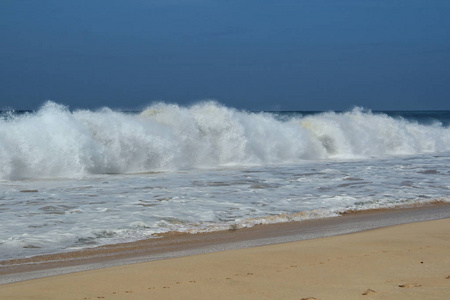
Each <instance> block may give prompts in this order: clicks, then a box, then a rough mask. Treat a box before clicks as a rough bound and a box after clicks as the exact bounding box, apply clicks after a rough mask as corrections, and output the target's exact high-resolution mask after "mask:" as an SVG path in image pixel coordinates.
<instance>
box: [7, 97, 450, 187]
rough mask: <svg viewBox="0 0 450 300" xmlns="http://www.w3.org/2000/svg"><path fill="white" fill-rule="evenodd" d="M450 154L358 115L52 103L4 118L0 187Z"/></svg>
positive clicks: (432, 128) (409, 130)
mask: <svg viewBox="0 0 450 300" xmlns="http://www.w3.org/2000/svg"><path fill="white" fill-rule="evenodd" d="M445 151H450V128H449V127H445V126H443V125H442V124H439V123H435V124H429V125H424V124H419V123H417V122H409V121H407V120H405V119H401V118H393V117H389V116H388V115H385V114H379V113H377V114H374V113H372V112H370V111H365V110H363V109H360V108H355V109H353V110H351V111H348V112H343V113H336V112H326V113H319V114H314V115H309V116H301V115H295V114H294V115H290V116H289V117H288V118H283V119H280V118H277V117H276V116H275V115H274V114H271V113H264V112H261V113H251V112H246V111H239V110H236V109H233V108H229V107H225V106H223V105H221V104H219V103H217V102H214V101H209V102H203V103H198V104H196V105H193V106H190V107H182V106H179V105H175V104H165V103H158V104H154V105H152V106H150V107H148V108H146V109H145V110H144V111H142V112H141V113H138V114H132V113H124V112H118V111H113V110H111V109H108V108H104V109H101V110H97V111H91V110H77V111H73V112H71V111H70V110H69V109H68V108H67V107H65V106H63V105H60V104H57V103H54V102H47V103H46V104H45V105H43V106H42V108H41V109H39V110H38V111H36V112H28V113H24V114H9V115H8V117H7V118H2V119H0V165H1V166H2V167H1V169H0V179H3V180H18V179H25V178H45V177H47V178H48V177H72V178H74V177H80V176H85V175H88V174H106V173H129V172H148V171H157V170H178V169H186V168H197V167H216V166H223V165H261V164H268V163H286V162H296V161H301V160H317V159H321V160H323V159H353V158H371V157H383V156H391V155H411V154H418V153H434V152H445Z"/></svg>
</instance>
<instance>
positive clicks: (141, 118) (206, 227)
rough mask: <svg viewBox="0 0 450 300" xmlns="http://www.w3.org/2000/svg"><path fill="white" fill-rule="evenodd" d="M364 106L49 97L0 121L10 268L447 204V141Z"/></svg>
mask: <svg viewBox="0 0 450 300" xmlns="http://www.w3.org/2000/svg"><path fill="white" fill-rule="evenodd" d="M449 130H450V129H449V128H448V127H446V126H442V125H441V124H439V123H429V125H423V124H419V123H417V122H411V121H407V120H405V119H400V118H392V117H389V116H387V115H385V114H378V113H377V114H375V113H371V112H370V111H364V110H362V109H354V110H352V111H349V112H344V113H334V112H328V113H320V114H315V115H308V116H301V115H299V114H291V116H290V117H286V115H283V118H279V117H277V115H276V114H273V113H251V112H245V111H238V110H235V109H232V108H227V107H224V106H222V105H220V104H217V103H215V102H205V103H200V104H197V105H193V106H191V107H180V106H178V105H172V104H164V103H159V104H155V105H153V106H151V107H149V108H147V109H145V110H144V111H142V112H141V113H122V112H116V111H112V110H111V109H102V110H98V111H89V110H78V111H74V112H71V111H69V110H68V109H67V108H66V107H64V106H61V105H58V104H55V103H52V102H49V103H47V104H45V105H44V106H43V107H42V108H41V109H40V110H39V111H37V112H36V113H29V114H25V115H18V114H10V115H9V116H8V117H7V118H3V119H1V121H0V166H1V168H0V179H1V180H0V220H2V221H1V222H0V260H4V259H10V258H20V257H25V256H32V255H38V254H47V253H54V252H61V251H68V250H73V249H80V248H86V247H92V246H98V245H103V244H111V243H120V242H126V241H135V240H138V239H143V238H149V237H152V236H153V235H154V234H158V233H164V232H168V231H185V232H191V233H195V232H202V231H213V230H224V229H230V228H240V227H248V226H253V225H255V224H267V223H278V222H287V221H292V220H305V219H310V218H321V217H329V216H336V215H337V214H338V213H339V212H342V211H347V210H363V209H370V208H381V207H393V206H397V205H405V204H411V205H416V204H420V203H426V202H430V201H436V200H438V201H445V202H448V201H450V184H449V180H448V178H449V177H448V176H449V175H450V136H449V135H450V133H449Z"/></svg>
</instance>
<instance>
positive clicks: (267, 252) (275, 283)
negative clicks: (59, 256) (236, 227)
mask: <svg viewBox="0 0 450 300" xmlns="http://www.w3.org/2000/svg"><path fill="white" fill-rule="evenodd" d="M0 299H2V300H3V299H299V300H300V299H450V219H443V220H436V221H427V222H420V223H412V224H405V225H397V226H392V227H386V228H381V229H376V230H370V231H365V232H359V233H353V234H347V235H341V236H334V237H327V238H320V239H314V240H307V241H300V242H292V243H284V244H277V245H269V246H261V247H255V248H247V249H241V250H230V251H223V252H216V253H208V254H202V255H194V256H188V257H180V258H173V259H165V260H160V261H153V262H147V263H140V264H135V265H126V266H120V267H113V268H106V269H98V270H92V271H85V272H79V273H72V274H66V275H60V276H54V277H47V278H41V279H35V280H29V281H23V282H18V283H12V284H5V285H0Z"/></svg>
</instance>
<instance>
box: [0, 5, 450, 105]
mask: <svg viewBox="0 0 450 300" xmlns="http://www.w3.org/2000/svg"><path fill="white" fill-rule="evenodd" d="M449 16H450V1H448V0H443V1H440V0H438V1H433V0H428V1H425V0H423V1H422V0H342V1H341V0H277V1H273V0H270V1H269V0H254V1H248V0H122V1H118V0H88V1H86V0H78V1H61V0H53V1H51V0H40V1H36V0H1V1H0V109H5V108H13V109H37V108H39V107H40V106H41V105H43V103H45V101H47V100H52V101H55V102H57V103H61V104H64V105H67V106H69V107H70V108H71V109H79V108H87V109H96V108H100V107H105V106H107V107H111V108H114V109H123V110H139V109H143V108H144V107H146V106H148V105H150V104H151V103H153V102H158V101H165V102H168V103H178V104H180V105H191V104H194V103H196V102H199V101H203V100H207V99H215V100H217V101H218V102H220V103H222V104H224V105H226V106H230V107H235V108H237V109H244V110H348V109H351V108H353V107H355V106H359V107H363V108H366V109H373V110H442V109H447V110H448V109H450V17H449Z"/></svg>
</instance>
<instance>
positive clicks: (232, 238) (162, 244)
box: [0, 203, 450, 284]
mask: <svg viewBox="0 0 450 300" xmlns="http://www.w3.org/2000/svg"><path fill="white" fill-rule="evenodd" d="M445 218H450V204H448V203H440V204H437V205H430V206H423V207H414V208H401V209H389V210H381V211H368V212H365V213H356V214H348V215H344V216H342V217H334V218H325V219H315V220H307V221H300V222H289V223H279V224H269V225H260V226H255V227H252V228H243V229H238V230H229V231H220V232H211V233H201V234H179V235H172V236H166V237H164V238H161V239H150V240H144V241H139V242H133V243H126V244H120V245H112V246H108V247H99V248H94V249H88V250H84V251H79V252H73V253H62V254H54V255H48V256H46V260H45V261H43V262H39V263H31V264H18V265H15V266H11V265H10V266H5V265H3V266H0V274H1V278H0V284H8V283H13V282H19V281H25V280H31V279H37V278H43V277H49V276H56V275H62V274H68V273H74V272H81V271H87V270H94V269H101V268H108V267H114V266H121V265H128V264H136V263H142V262H149V261H155V260H161V259H168V258H175V257H182V256H189V255H197V254H203V253H211V252H218V251H225V250H233V249H244V248H250V247H258V246H264V245H271V244H279V243H287V242H295V241H302V240H307V239H315V238H322V237H330V236H336V235H343V234H349V233H355V232H361V231H366V230H371V229H376V228H381V227H386V226H393V225H400V224H406V223H415V222H423V221H431V220H438V219H445Z"/></svg>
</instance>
